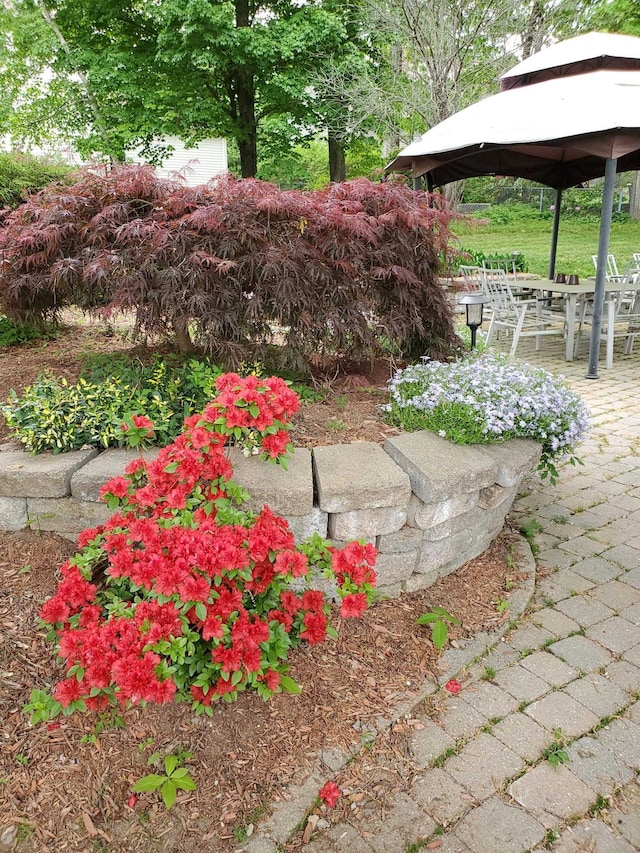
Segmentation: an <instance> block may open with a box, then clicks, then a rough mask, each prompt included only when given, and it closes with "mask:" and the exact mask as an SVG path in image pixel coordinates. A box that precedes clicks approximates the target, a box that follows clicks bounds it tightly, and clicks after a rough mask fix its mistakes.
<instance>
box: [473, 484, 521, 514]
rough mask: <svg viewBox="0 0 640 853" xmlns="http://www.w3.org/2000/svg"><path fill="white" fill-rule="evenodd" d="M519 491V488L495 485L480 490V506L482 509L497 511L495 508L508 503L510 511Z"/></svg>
mask: <svg viewBox="0 0 640 853" xmlns="http://www.w3.org/2000/svg"><path fill="white" fill-rule="evenodd" d="M517 491H518V489H517V486H509V487H505V486H501V485H499V484H498V483H494V484H493V486H487V488H486V489H481V490H480V494H479V496H478V506H479V507H480V508H481V509H495V507H498V506H501V505H502V504H507V503H508V507H507V509H508V508H509V507H510V506H511V504H512V503H513V501H514V498H515V496H516V492H517Z"/></svg>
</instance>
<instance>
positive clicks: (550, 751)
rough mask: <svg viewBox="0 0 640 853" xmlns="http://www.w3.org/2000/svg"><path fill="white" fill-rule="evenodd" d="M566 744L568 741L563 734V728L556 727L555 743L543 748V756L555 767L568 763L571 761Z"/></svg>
mask: <svg viewBox="0 0 640 853" xmlns="http://www.w3.org/2000/svg"><path fill="white" fill-rule="evenodd" d="M566 746H567V743H566V740H565V738H564V736H563V734H562V729H556V730H555V732H554V734H553V743H552V744H551V745H550V746H548V747H546V749H543V750H542V757H543V758H546V759H547V761H548V762H549V764H550V765H551V766H552V767H553V768H554V769H555V768H556V767H557V766H558V765H559V764H567V763H568V762H569V753H568V752H567V750H566Z"/></svg>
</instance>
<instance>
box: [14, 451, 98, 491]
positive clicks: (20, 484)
mask: <svg viewBox="0 0 640 853" xmlns="http://www.w3.org/2000/svg"><path fill="white" fill-rule="evenodd" d="M98 452H99V451H98V450H96V449H95V448H90V449H89V450H73V451H72V452H71V453H58V454H53V453H40V454H39V455H38V456H30V455H29V454H28V453H25V452H24V451H23V450H9V451H6V452H4V451H3V452H2V453H0V497H9V498H63V497H66V496H67V495H70V494H71V477H72V476H73V474H74V473H75V472H76V471H77V470H78V469H79V468H82V466H83V465H86V464H87V463H88V462H89V461H90V460H91V459H93V458H94V457H95V456H97V455H98Z"/></svg>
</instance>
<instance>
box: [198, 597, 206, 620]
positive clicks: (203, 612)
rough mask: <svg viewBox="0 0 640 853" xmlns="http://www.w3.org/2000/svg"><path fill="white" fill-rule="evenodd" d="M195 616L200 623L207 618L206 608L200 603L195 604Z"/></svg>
mask: <svg viewBox="0 0 640 853" xmlns="http://www.w3.org/2000/svg"><path fill="white" fill-rule="evenodd" d="M196 616H197V617H198V619H199V620H200V621H201V622H204V621H205V620H206V618H207V607H206V605H205V604H204V602H202V601H198V602H196Z"/></svg>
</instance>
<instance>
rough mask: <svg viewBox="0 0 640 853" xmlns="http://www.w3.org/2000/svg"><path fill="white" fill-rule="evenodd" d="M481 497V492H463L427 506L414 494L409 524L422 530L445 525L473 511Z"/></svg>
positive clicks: (408, 515) (410, 507)
mask: <svg viewBox="0 0 640 853" xmlns="http://www.w3.org/2000/svg"><path fill="white" fill-rule="evenodd" d="M479 495H480V492H479V491H474V492H463V493H462V494H458V495H453V496H452V497H450V498H447V499H446V500H442V501H437V502H436V503H431V504H427V503H425V502H424V501H422V500H420V498H419V497H417V496H416V495H413V494H412V495H411V498H410V499H409V506H408V507H407V524H409V525H410V526H411V527H417V528H419V529H420V530H426V529H427V528H428V527H433V526H434V525H436V524H443V523H444V522H445V521H449V519H451V518H455V517H456V516H459V515H464V514H465V513H467V512H469V511H470V510H472V509H473V508H474V507H475V506H476V504H477V503H478V498H479Z"/></svg>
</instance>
